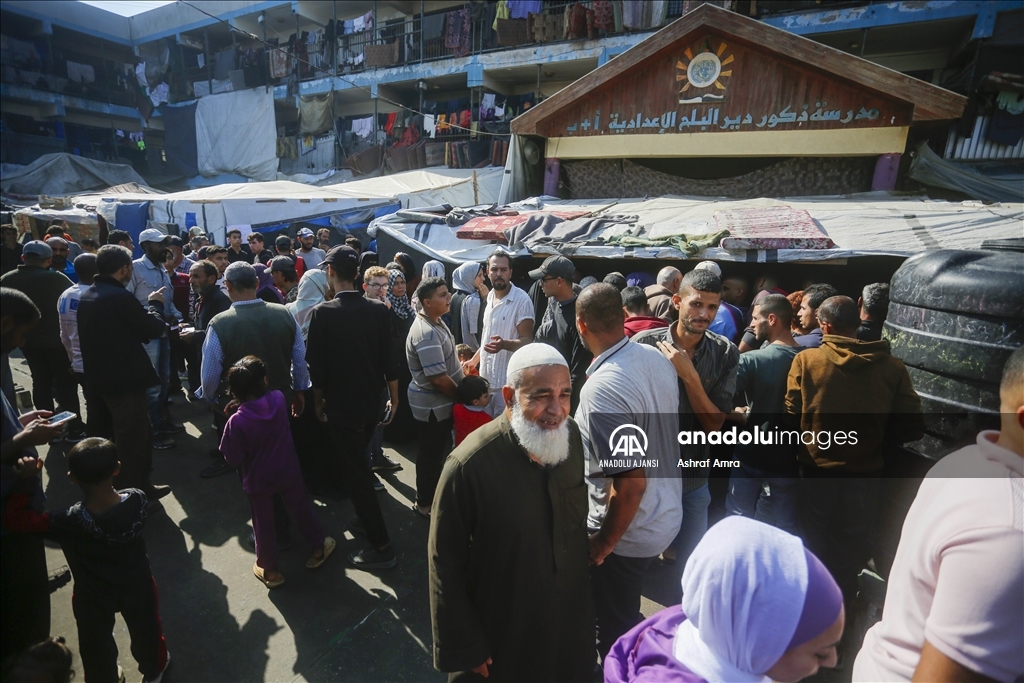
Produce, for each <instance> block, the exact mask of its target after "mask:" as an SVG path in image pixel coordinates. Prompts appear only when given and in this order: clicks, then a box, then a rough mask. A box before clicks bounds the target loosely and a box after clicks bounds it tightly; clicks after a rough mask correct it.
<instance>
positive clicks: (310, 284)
mask: <svg viewBox="0 0 1024 683" xmlns="http://www.w3.org/2000/svg"><path fill="white" fill-rule="evenodd" d="M332 296H333V294H332V293H331V286H330V285H329V284H328V282H327V273H325V272H324V271H322V270H320V269H319V268H314V269H313V270H307V271H306V272H305V273H303V275H302V279H301V280H299V294H298V296H297V297H296V298H295V301H293V302H291V303H290V304H286V306H287V308H288V310H289V311H291V314H292V315H293V316H294V317H295V321H296V322H297V323H299V328H300V329H301V330H302V341H306V334H307V333H308V332H309V320H310V318H311V317H312V315H313V307H314V306H316V305H317V304H322V303H323V302H325V301H327V300H328V299H330V298H331V297H332Z"/></svg>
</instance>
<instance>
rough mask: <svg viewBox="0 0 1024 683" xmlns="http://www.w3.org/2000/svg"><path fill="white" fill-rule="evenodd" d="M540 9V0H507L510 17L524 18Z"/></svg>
mask: <svg viewBox="0 0 1024 683" xmlns="http://www.w3.org/2000/svg"><path fill="white" fill-rule="evenodd" d="M541 9H542V3H541V0H508V11H509V15H510V16H509V18H511V19H526V17H527V15H530V14H540V11H541ZM495 30H497V29H495Z"/></svg>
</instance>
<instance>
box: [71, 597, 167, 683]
mask: <svg viewBox="0 0 1024 683" xmlns="http://www.w3.org/2000/svg"><path fill="white" fill-rule="evenodd" d="M71 606H72V608H73V609H74V612H75V621H76V622H78V649H79V655H80V656H81V658H82V668H83V669H85V676H84V677H83V678H84V679H85V680H87V681H89V683H108V682H109V683H116V681H117V643H116V642H114V615H115V614H116V613H117V612H120V613H121V616H122V617H124V623H125V624H126V625H127V626H128V633H129V634H130V635H131V638H132V645H131V649H132V657H134V658H135V661H136V662H138V663H139V671H141V672H142V675H143V676H144V677H145V678H146V679H153V678H155V677H156V676H157V675H159V673H160V672H161V671H163V668H164V666H165V665H166V664H167V645H166V643H165V642H164V633H163V627H162V626H161V624H160V610H159V609H158V606H157V594H156V581H155V580H154V579H153V578H152V577H150V578H149V580H148V581H142V580H140V581H131V582H128V583H127V584H124V585H122V586H120V587H119V589H118V591H117V593H115V594H113V595H91V594H90V593H85V592H83V593H80V592H78V590H77V589H76V590H75V593H74V595H73V596H72V597H71Z"/></svg>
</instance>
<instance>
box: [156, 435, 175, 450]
mask: <svg viewBox="0 0 1024 683" xmlns="http://www.w3.org/2000/svg"><path fill="white" fill-rule="evenodd" d="M177 445H178V442H177V441H175V440H174V439H172V438H171V437H169V436H163V435H160V434H157V435H156V438H154V439H153V448H154V450H158V451H166V450H170V449H172V448H176V447H177Z"/></svg>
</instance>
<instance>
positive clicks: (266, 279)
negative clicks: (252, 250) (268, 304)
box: [252, 263, 284, 304]
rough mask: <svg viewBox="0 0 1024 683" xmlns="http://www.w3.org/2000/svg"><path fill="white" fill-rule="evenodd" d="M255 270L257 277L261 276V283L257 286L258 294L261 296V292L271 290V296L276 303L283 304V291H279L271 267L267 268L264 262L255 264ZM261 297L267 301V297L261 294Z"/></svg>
mask: <svg viewBox="0 0 1024 683" xmlns="http://www.w3.org/2000/svg"><path fill="white" fill-rule="evenodd" d="M252 268H253V270H255V271H256V277H257V278H259V281H260V283H259V285H258V286H257V287H256V295H257V296H260V292H264V291H267V292H271V298H272V299H274V301H275V302H276V303H279V304H283V303H284V297H282V296H281V292H279V291H277V287H276V286H275V285H274V276H273V275H272V274H271V272H270V268H267V267H266V266H265V265H263V264H262V263H256V264H253V267H252ZM260 298H261V299H264V301H266V298H265V297H263V296H260Z"/></svg>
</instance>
